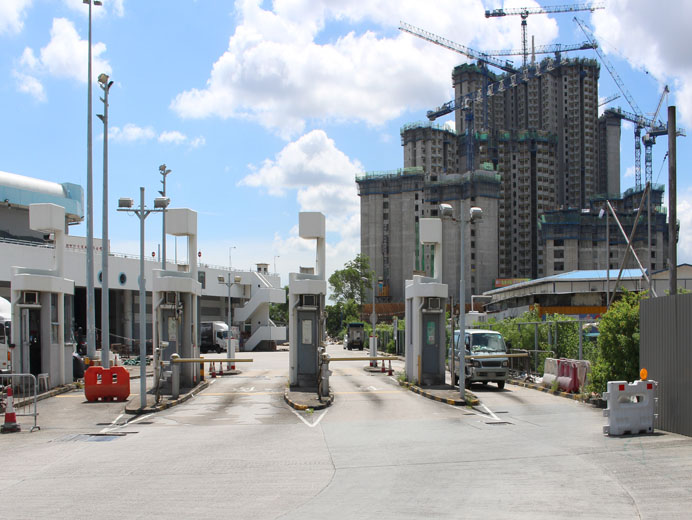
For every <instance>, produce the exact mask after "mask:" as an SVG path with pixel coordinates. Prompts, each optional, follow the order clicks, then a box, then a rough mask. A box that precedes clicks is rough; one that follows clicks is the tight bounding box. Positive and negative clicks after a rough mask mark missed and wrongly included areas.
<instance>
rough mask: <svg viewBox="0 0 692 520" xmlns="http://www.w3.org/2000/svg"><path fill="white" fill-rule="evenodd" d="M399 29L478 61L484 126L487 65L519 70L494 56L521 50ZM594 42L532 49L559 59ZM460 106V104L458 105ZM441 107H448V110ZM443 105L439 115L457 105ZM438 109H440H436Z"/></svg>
mask: <svg viewBox="0 0 692 520" xmlns="http://www.w3.org/2000/svg"><path fill="white" fill-rule="evenodd" d="M399 30H401V31H404V32H407V33H409V34H412V35H414V36H416V37H418V38H421V39H423V40H426V41H429V42H431V43H434V44H436V45H439V46H440V47H444V48H445V49H449V50H452V51H454V52H458V53H459V54H463V55H464V56H467V57H468V58H471V59H475V60H477V61H478V64H479V66H480V69H481V71H482V74H483V76H484V79H485V81H484V85H483V89H482V91H481V92H482V93H481V96H482V99H483V124H484V126H485V127H487V126H488V102H487V92H488V83H489V81H488V77H489V73H488V70H487V66H488V65H491V66H493V67H496V68H498V69H500V70H502V71H504V72H507V73H509V74H516V73H517V72H519V71H518V70H517V69H516V68H514V65H513V64H512V62H511V61H508V60H507V61H504V62H503V61H502V60H498V59H497V58H495V57H494V56H514V55H519V54H521V52H522V51H519V50H511V49H506V50H499V51H491V52H481V51H477V50H475V49H471V48H470V47H466V46H465V45H461V44H459V43H456V42H453V41H451V40H448V39H447V38H443V37H442V36H438V35H437V34H434V33H431V32H429V31H426V30H425V29H421V28H419V27H416V26H414V25H411V24H408V23H406V22H402V21H400V22H399ZM594 45H597V44H594V43H592V42H589V41H586V42H582V43H580V44H573V45H562V44H554V45H543V46H539V47H536V48H535V49H534V53H535V54H550V53H555V59H556V61H558V62H559V61H560V53H561V52H570V51H576V50H585V49H593V48H594ZM452 104H454V106H455V108H451V106H452ZM459 106H460V107H461V105H459ZM443 107H450V109H449V110H447V109H446V108H443ZM443 107H440V108H441V109H442V110H446V111H444V113H440V115H439V116H436V117H440V116H441V115H445V114H449V113H451V112H453V111H454V110H456V109H457V108H458V107H457V106H456V104H455V103H454V101H450V102H449V103H445V105H443ZM461 108H462V109H463V110H471V105H470V104H469V103H464V105H463V107H461ZM438 110H440V109H438ZM431 112H432V111H430V112H428V118H430V114H431ZM466 120H467V121H468V122H470V123H471V124H473V113H471V114H469V113H467V114H466Z"/></svg>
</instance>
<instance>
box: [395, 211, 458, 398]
mask: <svg viewBox="0 0 692 520" xmlns="http://www.w3.org/2000/svg"><path fill="white" fill-rule="evenodd" d="M420 241H421V244H424V245H426V246H434V248H435V250H434V257H435V261H434V269H433V271H434V272H433V275H434V276H433V277H425V276H419V275H416V276H414V277H413V279H412V280H407V281H406V286H405V297H406V308H405V313H406V334H405V337H406V352H405V356H406V377H407V379H408V380H409V381H412V382H415V383H417V384H419V385H441V384H444V383H445V352H446V341H445V339H446V333H445V330H446V329H445V326H446V322H445V309H446V307H447V297H448V290H447V285H446V284H443V283H440V280H442V221H441V220H440V219H437V218H423V219H420Z"/></svg>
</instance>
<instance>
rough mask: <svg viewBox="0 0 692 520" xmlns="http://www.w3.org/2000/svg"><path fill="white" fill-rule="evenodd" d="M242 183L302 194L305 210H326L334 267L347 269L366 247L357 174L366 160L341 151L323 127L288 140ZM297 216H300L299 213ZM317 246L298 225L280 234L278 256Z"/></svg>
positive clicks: (299, 199)
mask: <svg viewBox="0 0 692 520" xmlns="http://www.w3.org/2000/svg"><path fill="white" fill-rule="evenodd" d="M250 169H251V170H252V173H250V174H249V175H247V176H246V177H244V178H243V179H242V180H241V181H240V182H239V184H240V185H243V186H251V187H256V188H261V189H265V190H267V192H268V193H269V194H270V195H272V196H283V195H285V194H286V193H287V192H288V191H291V192H295V193H296V200H297V202H298V206H299V209H300V211H320V212H322V213H324V215H325V217H326V223H327V233H328V234H329V235H331V237H332V238H330V237H329V236H328V241H327V257H328V260H327V261H328V263H329V265H331V266H333V267H329V269H330V270H333V269H341V268H342V267H343V264H344V263H345V262H346V261H348V260H350V259H352V258H353V257H354V256H355V255H356V254H357V253H358V251H359V250H360V202H359V199H358V192H357V186H356V183H355V182H354V181H355V176H356V174H358V173H360V172H362V171H363V168H362V166H361V164H360V163H359V162H358V161H357V160H354V159H351V158H349V157H348V156H347V155H346V154H344V153H343V152H342V151H341V150H339V149H338V148H337V147H336V145H335V143H334V141H333V140H332V139H330V138H329V137H328V136H327V134H326V133H325V132H324V131H323V130H313V131H312V132H309V133H308V134H305V135H303V136H302V137H300V138H299V139H297V140H296V141H294V142H292V143H289V144H287V145H286V146H285V147H284V148H283V150H281V151H280V152H279V153H278V154H277V155H276V157H275V158H274V159H273V160H272V159H266V160H265V161H264V162H263V163H262V165H261V166H260V167H259V168H258V167H253V166H251V167H250ZM296 218H297V217H296ZM304 247H307V248H312V251H314V245H310V244H309V241H306V240H302V239H300V238H299V237H298V231H297V229H294V230H293V231H292V232H291V234H290V235H289V236H288V237H285V238H283V237H280V236H278V235H277V236H276V237H275V239H274V250H276V251H277V254H279V255H282V256H284V255H285V256H286V257H287V258H288V257H289V255H293V254H294V251H295V250H296V248H298V250H302V248H304Z"/></svg>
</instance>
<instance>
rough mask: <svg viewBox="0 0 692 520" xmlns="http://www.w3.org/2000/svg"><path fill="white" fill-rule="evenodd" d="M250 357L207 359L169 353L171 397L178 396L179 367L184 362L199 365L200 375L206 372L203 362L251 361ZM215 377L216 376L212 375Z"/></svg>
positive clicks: (175, 397)
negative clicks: (182, 356)
mask: <svg viewBox="0 0 692 520" xmlns="http://www.w3.org/2000/svg"><path fill="white" fill-rule="evenodd" d="M252 362H253V359H252V358H223V359H207V358H181V357H180V356H178V354H172V355H171V373H172V374H171V386H172V388H171V395H172V397H173V399H177V398H178V397H179V396H180V368H181V366H182V365H183V364H185V363H195V364H198V365H200V370H201V374H202V377H204V374H205V373H206V372H205V370H204V365H205V363H209V364H211V363H229V364H230V363H252ZM214 377H216V376H214Z"/></svg>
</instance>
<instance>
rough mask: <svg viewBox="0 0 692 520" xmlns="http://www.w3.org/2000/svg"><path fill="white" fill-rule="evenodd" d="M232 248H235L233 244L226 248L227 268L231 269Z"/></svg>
mask: <svg viewBox="0 0 692 520" xmlns="http://www.w3.org/2000/svg"><path fill="white" fill-rule="evenodd" d="M234 249H236V247H235V246H230V247H229V248H228V268H229V269H233V257H231V251H233V250H234Z"/></svg>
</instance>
